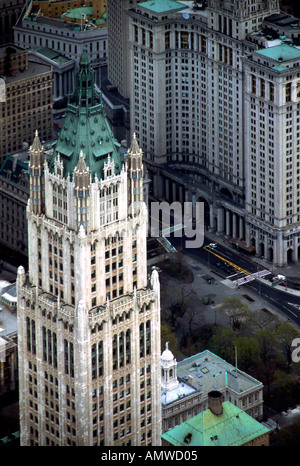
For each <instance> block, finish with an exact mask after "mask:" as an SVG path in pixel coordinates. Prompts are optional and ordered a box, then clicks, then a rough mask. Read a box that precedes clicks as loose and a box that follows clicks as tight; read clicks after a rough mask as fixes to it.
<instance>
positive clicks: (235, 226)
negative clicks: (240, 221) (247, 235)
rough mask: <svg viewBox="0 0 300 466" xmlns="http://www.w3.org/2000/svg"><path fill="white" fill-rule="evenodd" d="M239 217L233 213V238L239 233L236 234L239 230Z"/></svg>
mask: <svg viewBox="0 0 300 466" xmlns="http://www.w3.org/2000/svg"><path fill="white" fill-rule="evenodd" d="M236 222H237V219H236V214H234V213H233V214H232V237H233V238H236V237H237V235H236V232H237V224H236Z"/></svg>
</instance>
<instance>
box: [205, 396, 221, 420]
mask: <svg viewBox="0 0 300 466" xmlns="http://www.w3.org/2000/svg"><path fill="white" fill-rule="evenodd" d="M208 408H209V409H210V410H211V412H212V413H213V414H215V415H216V416H221V414H223V405H222V393H221V392H219V391H218V390H212V391H211V392H209V393H208Z"/></svg>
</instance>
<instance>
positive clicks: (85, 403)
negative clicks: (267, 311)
mask: <svg viewBox="0 0 300 466" xmlns="http://www.w3.org/2000/svg"><path fill="white" fill-rule="evenodd" d="M134 174H135V175H136V177H137V178H135V177H134V176H133V175H134ZM140 174H143V166H142V151H141V149H140V148H139V146H138V142H137V140H136V138H135V137H134V138H133V142H132V146H131V148H130V150H129V151H128V154H127V157H126V161H125V160H123V156H122V155H121V153H120V149H119V144H118V142H117V141H116V140H115V139H114V137H113V135H112V131H111V129H110V126H109V124H108V122H107V119H106V117H105V113H104V108H103V104H102V98H101V94H100V93H99V92H98V91H96V89H95V86H94V77H93V72H92V69H91V67H90V63H89V60H88V57H87V54H86V53H85V52H84V53H83V55H82V57H81V60H80V63H79V68H78V71H77V75H76V86H75V89H74V92H73V93H72V94H71V95H70V96H69V101H68V107H67V111H66V118H65V122H64V126H63V128H62V130H61V132H60V134H59V137H58V139H57V141H56V143H55V145H54V151H53V155H52V156H51V157H50V159H49V160H46V159H45V160H44V151H43V147H42V145H41V143H40V141H39V137H38V135H37V134H36V136H35V139H34V142H33V145H32V146H31V148H30V166H29V177H30V186H31V190H30V199H29V201H28V206H27V219H28V230H29V272H28V275H26V274H25V272H24V269H23V268H22V267H20V268H19V270H18V278H17V289H18V326H19V380H20V429H21V445H24V446H25V445H41V446H43V445H58V446H64V445H76V446H77V445H78V446H86V445H108V446H113V445H118V446H121V445H141V446H145V445H160V434H161V426H160V424H161V414H160V413H161V403H160V391H161V388H160V290H159V280H158V275H157V272H156V271H154V272H153V273H152V276H151V277H150V279H149V278H148V277H147V263H146V233H147V211H146V207H145V206H144V204H143V203H142V197H141V196H138V191H137V190H138V189H140V190H141V192H142V188H143V182H142V176H140ZM132 196H133V197H132ZM136 196H138V197H136ZM132 201H134V202H136V201H138V202H139V204H138V207H139V208H138V209H136V210H135V211H134V212H133V213H132V212H131V213H130V209H129V208H130V205H131V203H132Z"/></svg>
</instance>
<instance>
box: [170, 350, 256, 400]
mask: <svg viewBox="0 0 300 466" xmlns="http://www.w3.org/2000/svg"><path fill="white" fill-rule="evenodd" d="M177 375H178V378H179V379H180V380H182V381H185V382H188V383H189V384H190V385H192V387H194V388H197V389H198V390H201V391H203V392H205V393H208V392H209V391H211V390H216V389H218V390H222V389H223V388H226V387H229V388H231V389H232V390H234V391H235V392H237V393H242V392H244V391H247V390H250V389H252V388H254V387H258V386H259V385H261V383H260V382H259V381H258V380H256V379H254V378H253V377H251V376H249V375H248V374H246V373H245V372H242V371H241V370H239V369H236V368H235V367H234V366H233V365H232V364H230V363H228V362H227V361H225V360H224V359H221V358H220V357H219V356H217V355H216V354H214V353H211V352H210V351H208V350H206V351H203V352H202V353H199V354H196V355H194V356H191V357H190V358H186V359H184V360H183V361H180V362H178V364H177Z"/></svg>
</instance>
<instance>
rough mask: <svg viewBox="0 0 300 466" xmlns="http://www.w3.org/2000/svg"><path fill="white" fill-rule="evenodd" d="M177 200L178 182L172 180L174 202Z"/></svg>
mask: <svg viewBox="0 0 300 466" xmlns="http://www.w3.org/2000/svg"><path fill="white" fill-rule="evenodd" d="M174 201H176V182H175V181H172V202H174Z"/></svg>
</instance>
